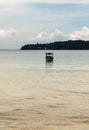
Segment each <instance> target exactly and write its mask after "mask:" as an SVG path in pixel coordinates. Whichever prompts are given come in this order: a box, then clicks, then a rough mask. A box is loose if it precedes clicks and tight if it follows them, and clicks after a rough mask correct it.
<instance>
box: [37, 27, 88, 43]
mask: <svg viewBox="0 0 89 130" xmlns="http://www.w3.org/2000/svg"><path fill="white" fill-rule="evenodd" d="M65 40H89V28H87V27H82V29H81V30H77V31H73V32H72V33H70V34H64V33H63V32H61V31H59V30H58V29H56V30H54V32H52V33H47V32H40V33H39V34H38V35H37V37H36V41H38V42H43V43H45V42H54V41H65Z"/></svg>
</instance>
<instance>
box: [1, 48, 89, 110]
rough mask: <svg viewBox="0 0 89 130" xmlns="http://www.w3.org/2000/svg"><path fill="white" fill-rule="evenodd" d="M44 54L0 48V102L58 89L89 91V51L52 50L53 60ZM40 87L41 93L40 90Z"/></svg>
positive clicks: (43, 94)
mask: <svg viewBox="0 0 89 130" xmlns="http://www.w3.org/2000/svg"><path fill="white" fill-rule="evenodd" d="M45 53H46V52H45V50H41V51H39V50H35V51H34V50H31V51H22V50H16V51H0V103H3V102H8V101H11V100H15V99H22V98H25V97H28V96H29V95H30V96H34V97H36V98H37V97H46V95H47V94H56V93H59V92H64V93H65V94H67V93H71V94H89V51H85V50H83V51H81V50H77V51H75V50H57V51H53V54H54V61H53V62H51V63H46V61H45ZM31 88H32V89H33V88H34V91H32V92H31ZM39 88H40V89H42V92H40V91H37V90H39ZM45 90H46V91H45ZM1 107H2V106H0V110H3V109H4V107H2V108H1Z"/></svg>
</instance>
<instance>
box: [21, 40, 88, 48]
mask: <svg viewBox="0 0 89 130" xmlns="http://www.w3.org/2000/svg"><path fill="white" fill-rule="evenodd" d="M45 49H47V50H88V49H89V41H83V40H69V41H56V42H52V43H44V44H41V43H37V44H26V45H24V46H22V47H21V50H45Z"/></svg>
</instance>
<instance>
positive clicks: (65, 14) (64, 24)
mask: <svg viewBox="0 0 89 130" xmlns="http://www.w3.org/2000/svg"><path fill="white" fill-rule="evenodd" d="M76 39H82V40H89V0H2V1H0V49H19V48H20V47H21V46H22V45H24V44H28V43H29V44H31V43H37V42H40V43H46V42H52V41H58V40H60V41H61V40H76Z"/></svg>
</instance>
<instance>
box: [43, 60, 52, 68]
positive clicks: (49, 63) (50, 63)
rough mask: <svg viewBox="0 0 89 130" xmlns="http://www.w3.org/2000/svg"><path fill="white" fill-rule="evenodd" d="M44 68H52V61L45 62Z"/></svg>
mask: <svg viewBox="0 0 89 130" xmlns="http://www.w3.org/2000/svg"><path fill="white" fill-rule="evenodd" d="M45 64H46V68H52V67H53V61H46V62H45Z"/></svg>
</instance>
